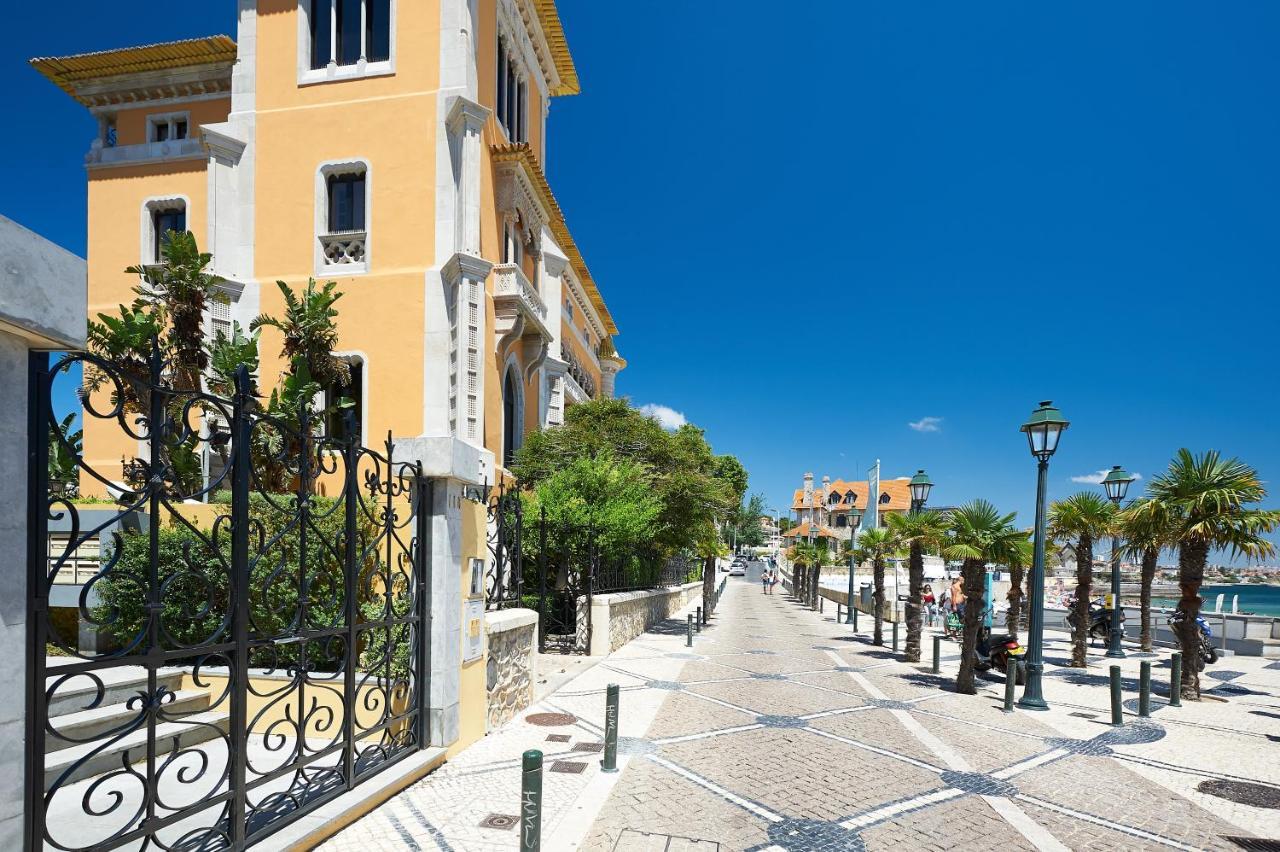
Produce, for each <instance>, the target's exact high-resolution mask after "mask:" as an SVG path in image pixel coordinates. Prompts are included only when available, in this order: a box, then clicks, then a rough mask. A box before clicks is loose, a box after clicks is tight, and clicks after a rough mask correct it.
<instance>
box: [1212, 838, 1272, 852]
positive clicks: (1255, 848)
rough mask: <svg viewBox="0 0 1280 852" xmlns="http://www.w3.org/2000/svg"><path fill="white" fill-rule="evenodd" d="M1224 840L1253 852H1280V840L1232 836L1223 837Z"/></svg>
mask: <svg viewBox="0 0 1280 852" xmlns="http://www.w3.org/2000/svg"><path fill="white" fill-rule="evenodd" d="M1221 837H1222V839H1223V840H1226V841H1228V842H1230V843H1234V844H1235V845H1237V846H1239V847H1240V848H1241V849H1249V850H1251V852H1280V840H1275V839H1273V838H1268V837H1239V836H1235V835H1231V834H1223V835H1221Z"/></svg>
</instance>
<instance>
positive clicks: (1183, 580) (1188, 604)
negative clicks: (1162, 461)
mask: <svg viewBox="0 0 1280 852" xmlns="http://www.w3.org/2000/svg"><path fill="white" fill-rule="evenodd" d="M1147 496H1148V497H1149V498H1150V499H1149V500H1147V501H1144V502H1142V503H1139V504H1136V505H1139V506H1140V507H1141V508H1140V509H1139V510H1138V512H1137V514H1139V515H1142V514H1153V515H1157V516H1162V517H1163V519H1164V521H1165V522H1166V523H1167V525H1168V526H1167V530H1168V532H1169V540H1170V541H1171V542H1172V543H1173V544H1175V545H1176V546H1177V548H1178V586H1179V588H1180V590H1181V597H1180V598H1179V600H1178V611H1179V613H1181V615H1182V621H1181V623H1180V624H1179V626H1178V628H1177V633H1178V641H1179V644H1180V645H1181V646H1182V658H1183V660H1186V661H1189V662H1188V663H1187V664H1184V665H1183V667H1182V684H1181V689H1182V697H1183V698H1185V699H1188V700H1193V701H1198V700H1199V699H1200V673H1199V671H1198V666H1196V665H1194V661H1195V660H1196V659H1197V658H1198V654H1199V646H1200V637H1199V628H1198V627H1197V626H1196V616H1198V615H1199V614H1200V605H1201V603H1202V601H1201V599H1200V586H1201V584H1202V583H1203V582H1204V571H1205V565H1206V564H1207V563H1208V560H1209V552H1210V551H1211V550H1215V549H1223V550H1227V551H1229V552H1230V553H1231V554H1232V556H1233V557H1238V556H1244V557H1248V558H1250V559H1266V558H1269V557H1271V556H1273V555H1275V545H1274V544H1273V543H1272V542H1271V541H1269V540H1268V539H1267V538H1265V536H1266V535H1267V534H1269V533H1271V532H1273V531H1274V530H1275V529H1276V528H1277V527H1278V526H1280V510H1275V509H1259V508H1255V507H1254V506H1253V505H1252V504H1255V503H1258V502H1260V501H1262V500H1263V499H1265V498H1266V496H1267V489H1266V486H1264V485H1263V483H1262V480H1261V479H1259V477H1258V472H1257V470H1256V469H1254V468H1253V467H1251V466H1249V465H1248V464H1246V463H1244V462H1242V461H1240V460H1239V459H1236V458H1229V459H1224V458H1223V457H1222V455H1221V454H1220V453H1219V452H1218V451H1217V450H1209V451H1208V452H1205V453H1201V454H1199V455H1194V454H1192V452H1191V451H1190V450H1188V449H1185V448H1183V449H1181V450H1178V454H1177V455H1176V456H1174V458H1173V461H1172V462H1170V463H1169V468H1168V470H1166V471H1165V472H1164V473H1162V474H1160V475H1159V476H1156V477H1154V478H1153V479H1152V480H1151V483H1150V485H1148V486H1147Z"/></svg>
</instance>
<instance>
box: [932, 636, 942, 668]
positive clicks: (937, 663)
mask: <svg viewBox="0 0 1280 852" xmlns="http://www.w3.org/2000/svg"><path fill="white" fill-rule="evenodd" d="M940 671H942V637H941V636H934V637H933V673H934V674H937V673H938V672H940Z"/></svg>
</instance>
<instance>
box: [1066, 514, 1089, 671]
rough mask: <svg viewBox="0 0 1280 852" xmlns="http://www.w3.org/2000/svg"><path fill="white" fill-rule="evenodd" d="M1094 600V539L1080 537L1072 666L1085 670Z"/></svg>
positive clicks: (1074, 606)
mask: <svg viewBox="0 0 1280 852" xmlns="http://www.w3.org/2000/svg"><path fill="white" fill-rule="evenodd" d="M1092 598H1093V539H1092V538H1091V537H1089V536H1087V535H1082V536H1080V542H1079V543H1078V544H1077V545H1076V600H1075V603H1073V604H1072V605H1071V608H1072V612H1073V614H1074V615H1075V622H1076V626H1075V629H1074V630H1073V631H1072V635H1071V640H1072V641H1071V665H1072V666H1076V667H1078V668H1085V667H1086V666H1087V665H1088V664H1089V663H1088V648H1089V601H1090V600H1092Z"/></svg>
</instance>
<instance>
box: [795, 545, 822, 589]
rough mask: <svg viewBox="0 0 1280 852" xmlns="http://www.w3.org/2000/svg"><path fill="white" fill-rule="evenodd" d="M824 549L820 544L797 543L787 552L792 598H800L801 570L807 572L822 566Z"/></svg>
mask: <svg viewBox="0 0 1280 852" xmlns="http://www.w3.org/2000/svg"><path fill="white" fill-rule="evenodd" d="M825 549H826V546H825V545H822V544H816V543H815V544H810V543H809V542H807V541H797V542H796V543H795V544H794V545H792V547H791V549H790V550H788V551H787V559H789V560H791V594H792V596H793V597H799V596H800V582H801V580H800V571H801V569H804V570H806V571H808V570H809V569H811V568H814V567H816V566H818V565H820V564H822V558H823V555H824V554H823V551H824V550H825Z"/></svg>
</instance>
